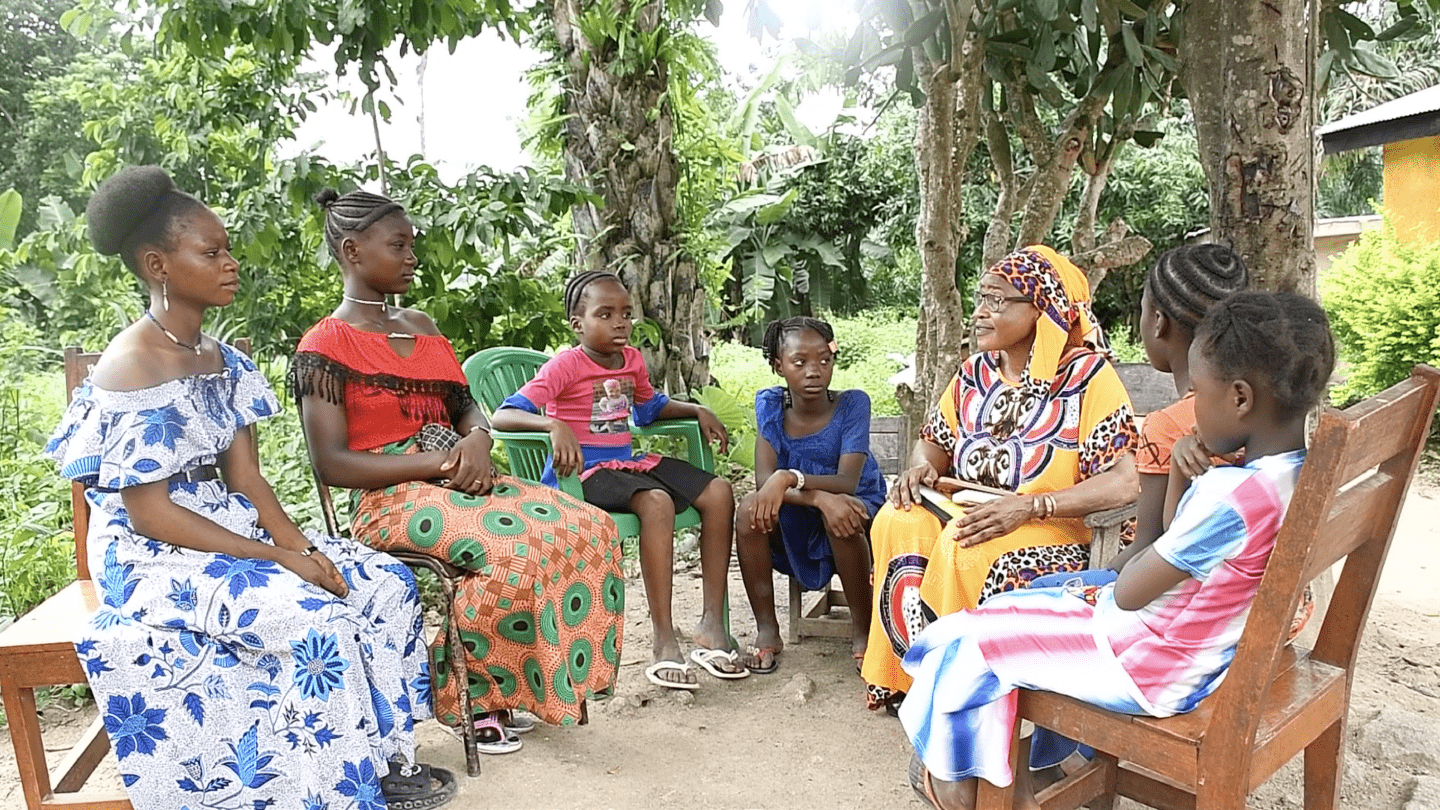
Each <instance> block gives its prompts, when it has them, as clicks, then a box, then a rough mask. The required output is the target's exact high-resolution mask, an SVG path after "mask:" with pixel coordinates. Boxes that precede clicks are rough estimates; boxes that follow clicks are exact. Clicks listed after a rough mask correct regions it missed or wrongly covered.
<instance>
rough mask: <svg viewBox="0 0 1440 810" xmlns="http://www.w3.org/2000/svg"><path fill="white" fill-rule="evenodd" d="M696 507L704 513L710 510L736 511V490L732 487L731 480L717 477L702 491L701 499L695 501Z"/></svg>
mask: <svg viewBox="0 0 1440 810" xmlns="http://www.w3.org/2000/svg"><path fill="white" fill-rule="evenodd" d="M695 506H696V507H698V508H700V509H701V510H702V511H706V510H710V509H724V510H726V511H727V512H728V511H733V510H734V509H735V488H734V487H732V486H730V481H729V479H726V478H719V477H717V478H715V479H713V480H712V481H711V482H710V483H708V484H706V485H705V489H703V490H701V492H700V497H698V498H696V499H695Z"/></svg>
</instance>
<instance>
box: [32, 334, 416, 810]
mask: <svg viewBox="0 0 1440 810" xmlns="http://www.w3.org/2000/svg"><path fill="white" fill-rule="evenodd" d="M221 354H222V357H223V359H224V367H223V370H221V371H219V372H217V373H213V374H201V375H197V376H193V377H186V378H182V379H178V380H171V381H169V382H165V383H161V384H160V385H156V386H154V387H151V388H144V389H140V390H137V391H107V390H105V389H103V388H100V387H98V386H96V385H94V384H93V383H90V382H88V381H87V382H86V383H84V384H83V385H81V387H80V388H79V389H78V390H77V392H76V395H75V398H74V400H73V401H72V402H71V404H70V407H69V409H68V410H67V411H66V413H65V416H64V419H63V420H62V422H61V424H60V427H59V428H58V429H57V430H56V433H55V435H54V437H53V438H51V440H50V442H49V444H48V445H47V446H46V449H45V452H46V454H47V455H49V456H50V457H52V458H54V459H55V460H56V461H58V462H59V463H60V471H61V474H62V475H64V476H65V477H67V478H71V479H74V480H76V481H79V482H81V483H82V484H84V485H85V486H86V490H85V498H86V500H87V501H88V502H89V504H90V508H91V512H90V570H91V571H92V572H94V577H95V583H96V587H97V590H98V591H99V595H100V597H101V599H102V604H101V606H100V608H99V609H98V610H97V611H96V613H95V615H94V616H93V617H91V620H90V622H89V623H88V624H87V625H86V626H85V628H84V630H83V632H82V634H81V636H80V638H77V639H75V650H76V652H77V653H78V654H79V656H80V660H81V662H82V663H83V664H84V667H85V673H86V676H87V678H88V679H89V682H90V687H91V689H92V690H94V693H95V700H96V703H97V705H98V706H99V709H100V712H101V715H102V716H103V718H104V722H105V730H106V732H107V733H108V734H109V737H110V741H111V743H112V745H113V746H114V750H115V756H116V759H117V760H118V762H119V770H120V776H121V779H122V780H123V781H124V783H125V786H126V788H127V791H128V792H129V794H130V800H131V802H132V803H133V804H134V806H135V808H136V810H179V808H195V810H199V808H202V807H203V808H217V809H218V808H233V809H234V810H242V809H243V810H254V808H262V807H265V808H274V809H275V810H280V808H297V809H302V808H303V810H318V808H322V807H327V806H328V807H329V808H331V809H332V810H339V808H359V810H382V809H383V808H384V806H385V800H384V797H383V795H382V794H381V792H380V783H379V780H380V778H381V777H383V776H384V775H385V774H386V773H387V772H388V769H389V761H390V760H391V759H392V758H400V759H403V760H405V761H407V762H413V761H414V760H413V757H414V749H415V738H414V720H416V719H423V718H424V717H428V716H429V670H428V663H427V661H426V653H425V645H424V643H423V639H422V636H421V631H422V627H421V618H420V608H419V602H418V599H417V593H416V589H415V580H414V578H413V577H412V576H411V575H410V572H409V571H408V570H407V569H406V568H405V566H403V565H401V564H399V563H398V562H396V561H395V560H394V559H393V558H391V557H388V556H386V555H385V554H382V553H379V552H375V551H371V550H370V549H367V548H366V547H364V546H362V545H359V544H357V543H353V542H351V541H348V540H342V539H337V538H332V537H324V536H321V535H317V534H314V533H310V532H307V535H308V536H309V538H310V541H311V542H312V543H314V544H315V545H316V546H318V547H319V548H320V550H321V551H322V552H323V553H324V554H325V555H326V556H328V557H329V558H330V559H331V560H332V561H333V562H334V563H335V566H336V567H337V568H338V569H339V570H340V572H341V573H342V574H343V575H344V577H345V581H346V582H347V583H348V584H349V586H350V593H349V595H348V596H346V597H345V598H344V599H341V598H339V597H336V596H334V595H333V594H331V593H329V592H328V591H325V590H323V589H321V588H319V587H316V586H314V585H311V584H309V583H307V582H305V581H304V580H303V579H301V578H300V577H299V576H298V575H296V574H294V573H292V572H290V571H289V570H288V569H286V568H283V567H282V566H280V565H278V564H276V563H273V562H270V561H268V560H261V559H255V558H235V557H231V556H228V555H225V554H217V553H207V552H202V551H195V550H192V549H186V548H181V547H179V546H173V545H170V544H168V543H163V542H160V541H157V540H153V539H150V538H147V537H144V536H142V535H140V534H137V533H136V532H135V530H134V529H133V528H132V527H131V525H130V520H129V516H128V515H127V514H126V512H125V506H124V503H123V501H122V499H121V495H120V490H122V489H123V488H125V487H130V486H138V485H140V484H147V483H151V482H155V481H163V480H165V479H166V478H169V477H170V476H171V475H173V474H175V473H177V472H181V471H183V470H186V469H189V468H192V467H195V466H197V465H202V464H213V463H214V462H215V459H216V457H217V456H218V455H219V454H220V453H222V452H224V451H225V450H226V449H227V448H228V447H229V446H230V443H231V441H232V440H233V438H234V436H235V432H236V431H237V430H240V429H242V428H244V427H245V426H247V425H250V424H253V423H254V422H256V421H258V420H259V419H261V418H264V417H267V416H271V415H273V414H275V413H276V412H277V411H278V410H279V408H278V404H277V402H276V400H275V395H274V393H273V392H272V391H271V390H270V387H269V385H268V383H267V382H266V380H265V377H264V375H262V374H261V373H260V372H259V371H257V370H256V368H255V366H254V364H252V363H251V362H250V360H249V359H248V358H246V357H245V356H244V355H242V354H240V353H239V352H237V351H235V350H234V349H232V348H231V347H229V346H224V345H223V344H222V346H221ZM170 498H171V500H172V501H174V502H175V503H176V504H178V505H180V506H182V507H184V508H186V509H189V510H191V511H192V512H196V513H198V514H200V515H202V516H204V517H205V518H207V519H209V520H211V521H214V522H215V523H217V524H219V525H220V526H223V527H224V528H226V529H229V530H230V531H232V532H235V533H236V534H238V535H240V536H241V537H247V538H249V539H250V540H252V541H253V542H256V543H271V542H272V541H271V539H270V536H269V534H268V533H267V532H266V531H265V530H264V529H261V528H260V527H259V526H258V525H257V513H256V511H255V508H254V507H253V506H252V505H251V504H250V501H249V500H247V499H246V498H245V496H244V495H241V494H239V493H234V492H230V491H228V490H227V489H226V487H225V484H224V482H223V481H221V480H218V479H217V480H211V481H202V482H199V483H171V484H170Z"/></svg>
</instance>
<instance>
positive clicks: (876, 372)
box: [710, 310, 915, 427]
mask: <svg viewBox="0 0 1440 810" xmlns="http://www.w3.org/2000/svg"><path fill="white" fill-rule="evenodd" d="M817 314H819V315H820V316H821V317H824V318H825V319H826V320H827V321H829V322H830V325H831V326H833V327H834V328H835V341H836V343H838V344H839V346H840V354H839V357H838V358H837V360H836V364H835V376H834V377H833V378H832V381H831V383H830V387H831V388H833V389H836V390H841V389H846V388H859V389H860V390H862V391H864V392H865V393H867V394H869V395H870V403H871V409H872V412H873V413H874V414H875V415H876V416H887V415H889V416H893V415H897V414H899V413H900V405H899V403H898V402H896V400H895V390H894V388H893V387H891V385H890V384H889V382H888V380H889V378H890V377H892V376H894V374H895V373H896V372H898V371H899V370H900V369H901V367H902V365H903V364H904V363H903V359H897V358H906V357H908V356H910V355H911V354H913V353H914V351H915V317H914V315H912V314H909V313H908V312H905V311H900V310H870V311H868V312H862V313H859V314H857V315H854V316H844V317H827V316H826V315H825V313H817ZM710 374H711V376H713V377H714V378H715V379H716V381H717V382H718V384H719V386H720V387H721V388H722V389H724V390H725V391H726V392H727V393H728V394H729V395H731V396H733V397H734V398H735V399H737V400H739V401H740V402H743V403H745V407H746V409H747V410H749V411H750V412H751V414H752V418H753V413H754V405H755V392H756V391H759V390H760V389H761V388H769V387H771V386H775V385H783V384H784V380H782V379H781V378H780V377H779V376H778V375H777V374H775V372H774V371H771V369H770V366H769V365H768V364H766V362H765V359H764V358H763V357H761V355H760V350H759V349H758V348H754V347H751V346H744V345H741V344H739V343H729V342H727V343H717V344H716V345H715V347H714V349H713V350H712V355H711V359H710ZM722 421H723V420H722ZM727 427H728V425H727Z"/></svg>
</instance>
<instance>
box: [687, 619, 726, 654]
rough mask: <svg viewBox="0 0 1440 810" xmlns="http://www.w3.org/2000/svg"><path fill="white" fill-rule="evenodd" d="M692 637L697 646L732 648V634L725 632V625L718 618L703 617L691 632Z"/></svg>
mask: <svg viewBox="0 0 1440 810" xmlns="http://www.w3.org/2000/svg"><path fill="white" fill-rule="evenodd" d="M690 639H691V640H692V641H694V642H695V646H697V647H704V648H705V649H707V650H729V649H730V634H729V633H727V632H725V626H724V625H723V624H721V623H720V621H719V620H718V619H703V618H702V619H701V620H700V623H699V624H697V625H695V630H694V631H692V632H691V633H690Z"/></svg>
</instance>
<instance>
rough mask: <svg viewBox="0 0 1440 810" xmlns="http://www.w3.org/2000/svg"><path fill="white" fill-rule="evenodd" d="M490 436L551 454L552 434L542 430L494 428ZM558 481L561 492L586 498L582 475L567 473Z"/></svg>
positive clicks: (496, 439)
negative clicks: (581, 482)
mask: <svg viewBox="0 0 1440 810" xmlns="http://www.w3.org/2000/svg"><path fill="white" fill-rule="evenodd" d="M490 438H492V439H494V440H495V441H497V442H505V443H507V444H515V445H517V446H526V445H529V446H531V447H536V448H539V449H540V451H541V453H542V454H543V455H546V456H548V455H550V453H551V450H552V448H551V446H550V434H548V433H542V432H540V431H530V430H524V431H521V430H492V431H490ZM557 477H558V476H557ZM558 483H559V485H560V486H559V489H560V491H561V492H563V493H565V494H566V495H569V496H570V497H572V498H575V499H577V500H581V501H583V500H585V490H584V489H583V488H582V487H581V486H580V476H578V475H573V474H572V475H567V476H565V477H564V478H559V481H558Z"/></svg>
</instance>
